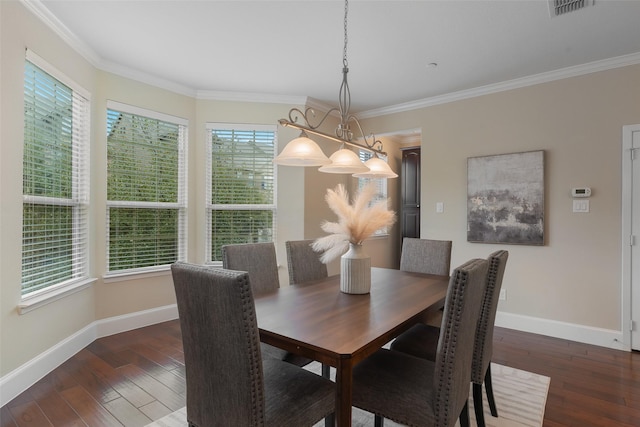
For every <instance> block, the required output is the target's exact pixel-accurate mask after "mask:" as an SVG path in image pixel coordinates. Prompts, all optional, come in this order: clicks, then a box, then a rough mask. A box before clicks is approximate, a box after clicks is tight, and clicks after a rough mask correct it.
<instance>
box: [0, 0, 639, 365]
mask: <svg viewBox="0 0 640 427" xmlns="http://www.w3.org/2000/svg"><path fill="white" fill-rule="evenodd" d="M0 19H1V26H0V27H1V30H0V31H1V53H2V56H1V61H2V62H1V64H0V66H1V68H0V85H1V86H0V90H1V97H0V98H1V101H0V102H1V104H0V106H1V111H0V118H1V126H0V135H1V141H0V184H1V185H0V200H2V204H1V207H0V323H1V324H0V333H1V339H0V346H1V348H0V365H1V366H0V375H2V376H5V375H6V374H8V373H10V372H12V371H13V370H14V369H17V368H18V367H20V366H23V365H24V364H26V363H27V362H29V361H30V360H32V359H34V358H35V357H36V356H38V355H40V354H43V353H44V352H46V351H47V350H48V349H50V348H52V347H54V346H56V345H58V344H59V343H60V342H62V341H64V340H65V339H67V338H68V337H70V336H71V335H73V334H75V333H77V332H78V331H81V330H82V329H83V328H86V327H87V326H88V325H91V324H92V323H93V322H96V321H98V320H103V319H109V318H113V317H115V316H120V315H126V314H132V313H136V312H140V311H143V310H147V309H152V308H154V307H162V306H165V305H168V304H173V303H174V299H173V290H172V286H171V280H170V276H169V275H168V274H167V273H165V274H161V275H157V276H151V277H129V278H125V279H124V280H121V281H112V282H109V283H104V282H103V280H102V275H103V274H104V271H105V258H106V256H105V249H104V244H105V236H104V230H105V223H104V221H105V201H104V199H105V187H106V184H105V182H106V170H105V164H106V161H105V160H106V159H105V157H106V148H105V144H106V141H105V140H106V135H105V132H104V130H105V117H104V116H105V114H104V108H105V106H106V101H107V99H113V100H116V101H119V102H123V103H128V104H133V105H137V106H140V107H143V108H149V109H153V110H156V111H160V112H163V113H167V114H173V115H176V116H180V117H184V118H186V119H188V120H189V148H188V150H189V157H188V162H189V177H188V185H189V187H188V188H189V224H188V233H189V234H188V236H189V247H188V250H189V252H188V259H189V261H191V262H197V263H199V262H202V261H203V260H204V239H205V233H204V224H205V217H204V187H203V186H204V163H203V158H204V152H205V151H204V140H205V136H204V123H205V122H207V121H213V122H231V123H276V120H277V119H278V118H281V117H286V113H287V111H288V110H289V108H290V107H291V106H290V105H277V104H259V103H239V102H222V101H214V100H203V99H195V97H189V96H184V95H177V94H175V93H172V92H169V91H166V90H162V89H158V88H155V87H152V86H148V85H145V84H142V83H139V82H135V81H131V80H128V79H124V78H121V77H118V76H115V75H113V74H109V73H106V72H102V71H99V70H96V69H95V68H94V67H92V66H91V64H89V63H88V62H87V61H86V60H84V59H83V58H81V57H80V56H79V55H78V54H77V53H76V52H75V51H73V50H72V49H71V48H70V47H69V46H67V45H66V44H65V43H64V42H62V41H61V40H60V39H59V38H58V37H57V36H56V35H55V34H53V33H52V32H51V31H50V30H49V29H48V27H46V26H45V25H44V24H42V23H41V22H40V21H39V20H38V19H37V18H35V17H34V16H32V15H31V14H30V13H29V12H28V11H26V10H25V8H24V6H22V4H21V3H19V2H17V1H2V2H0ZM27 46H28V47H30V48H31V49H33V50H34V51H35V52H36V53H38V54H39V55H40V56H42V57H43V58H44V59H46V60H47V61H49V62H50V63H52V64H53V65H54V66H56V67H57V68H59V69H60V70H61V71H63V72H64V73H65V74H67V75H68V76H69V77H71V78H73V79H74V80H76V81H77V82H78V83H79V84H81V85H82V86H84V87H85V88H86V89H87V90H89V91H90V92H92V108H93V110H92V112H93V121H92V135H93V138H92V147H91V150H92V162H91V167H92V171H91V173H92V175H91V177H92V182H91V191H92V192H91V221H92V224H91V229H92V232H91V254H90V255H91V272H92V275H93V276H94V277H96V278H97V281H96V283H95V285H93V286H91V287H90V288H88V289H86V290H83V291H81V292H78V293H75V294H73V295H70V296H67V297H65V298H63V299H60V300H58V301H55V302H52V303H50V304H48V305H46V306H44V307H42V308H39V309H36V310H34V311H31V312H29V313H27V314H24V315H19V314H18V312H17V310H16V306H17V304H18V303H19V301H20V290H19V289H20V265H21V256H20V245H21V231H20V230H21V215H22V209H21V206H22V194H21V185H20V182H21V176H22V166H21V165H22V139H23V135H22V132H23V128H22V126H23V117H22V111H23V107H22V96H23V95H22V82H23V64H24V49H25V47H27ZM639 99H640V66H631V67H626V68H620V69H615V70H611V71H606V72H599V73H594V74H590V75H586V76H582V77H575V78H569V79H565V80H561V81H556V82H552V83H545V84H541V85H537V86H531V87H527V88H523V89H517V90H511V91H507V92H502V93H497V94H493V95H487V96H482V97H478V98H474V99H469V100H465V101H457V102H452V103H449V104H443V105H439V106H435V107H429V108H424V109H420V110H415V111H410V112H405V113H398V114H392V115H388V116H383V117H375V118H371V119H368V120H366V121H364V122H363V125H364V128H365V129H366V130H367V131H369V132H371V131H375V132H376V133H378V134H383V133H384V134H387V133H394V132H398V131H404V130H406V129H414V128H420V129H421V130H422V140H423V143H422V147H423V151H422V159H423V160H422V162H423V163H422V171H423V175H422V182H423V186H422V191H423V194H422V206H423V209H422V224H421V229H422V236H423V237H429V238H442V239H452V240H453V241H454V246H453V265H456V264H460V263H461V262H463V261H464V260H466V259H468V258H470V257H485V256H486V255H487V254H488V253H489V252H491V251H493V250H495V249H497V248H499V247H501V246H499V245H482V244H471V243H467V242H466V235H465V231H466V159H467V157H470V156H480V155H491V154H501V153H511V152H518V151H529V150H540V149H542V150H545V152H546V200H545V203H546V218H545V220H546V226H545V233H546V239H547V242H546V244H545V246H542V247H533V246H510V247H507V249H509V251H510V253H511V256H510V260H509V265H508V267H507V273H506V276H505V285H504V286H505V288H506V290H507V300H506V301H503V302H501V305H500V310H501V311H503V312H505V313H513V314H517V315H523V316H531V317H532V318H540V319H548V320H552V321H561V322H567V323H570V324H576V325H582V326H585V327H593V328H603V329H606V330H620V325H621V322H620V313H621V309H620V299H621V291H620V281H621V274H620V265H621V262H620V253H621V238H620V229H621V224H620V204H621V201H620V197H621V195H620V193H621V185H620V179H621V177H620V175H621V171H620V159H621V150H620V146H621V142H620V139H621V127H622V126H623V125H625V124H634V123H640V102H638V100H639ZM278 132H279V136H278V137H279V146H280V147H282V146H283V145H284V143H286V142H288V141H289V140H290V139H291V138H293V137H295V136H297V133H296V132H295V131H292V130H290V129H283V128H279V130H278ZM325 144H327V143H325ZM391 145H394V144H392V143H389V144H388V145H387V143H385V149H386V150H387V151H389V152H390V155H391V161H395V162H396V166H395V167H394V169H395V170H396V171H398V170H399V166H398V163H397V162H398V159H399V157H400V155H399V153H398V152H397V150H396V149H395V148H393V149H391V148H390V146H391ZM325 146H326V148H327V150H326V152H327V153H329V152H330V151H329V148H330V145H325ZM348 181H349V179H347V180H346V181H344V178H339V177H336V176H332V175H327V174H320V173H318V172H317V171H315V170H313V169H299V168H291V167H279V168H278V230H277V239H278V244H277V250H278V260H279V262H280V264H281V266H282V268H281V273H282V274H281V283H282V284H286V279H287V278H286V256H285V254H284V241H285V240H288V239H301V238H313V237H318V236H320V235H322V232H321V230H320V229H319V224H320V222H321V221H323V220H326V219H329V220H331V219H333V218H334V217H333V216H332V214H331V212H330V211H329V210H328V208H327V207H326V204H325V203H324V194H325V192H326V189H327V188H329V187H334V186H335V184H337V183H338V182H346V183H347V184H348ZM397 186H398V180H391V181H389V193H390V196H391V197H392V199H393V206H394V207H395V209H396V210H397V206H398V205H397V203H398V187H397ZM576 186H590V187H591V188H592V189H593V197H592V198H591V212H590V213H589V214H580V215H579V214H572V213H571V197H570V196H569V191H570V189H571V187H576ZM439 201H441V202H444V207H445V211H444V213H442V214H436V213H435V203H436V202H439ZM398 229H399V227H398V226H397V225H396V226H394V227H393V230H392V234H391V236H390V237H388V238H385V239H376V240H372V241H369V242H367V244H366V246H367V248H368V251H369V252H370V253H371V254H372V256H373V260H372V261H373V264H374V265H379V266H396V265H397V257H398V253H397V247H398V245H399V239H398V234H397V233H398ZM390 247H391V248H390ZM331 268H332V272H335V271H337V270H336V264H333V265H332V266H331Z"/></svg>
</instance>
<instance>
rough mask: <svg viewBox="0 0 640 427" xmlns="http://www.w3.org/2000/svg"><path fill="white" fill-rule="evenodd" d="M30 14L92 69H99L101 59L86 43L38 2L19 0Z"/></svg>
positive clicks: (37, 0) (34, 0) (35, 0)
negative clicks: (83, 59)
mask: <svg viewBox="0 0 640 427" xmlns="http://www.w3.org/2000/svg"><path fill="white" fill-rule="evenodd" d="M20 3H22V5H24V7H26V8H27V10H29V11H30V12H31V13H33V14H34V15H35V16H36V17H37V18H39V19H40V20H41V21H42V22H44V24H45V25H47V26H48V27H49V28H51V29H52V30H53V32H54V33H56V34H57V35H58V36H59V37H60V38H61V39H62V40H63V41H64V42H65V43H67V44H68V45H69V46H70V47H71V48H72V49H74V50H75V51H76V52H78V53H79V54H80V55H82V57H84V58H85V59H86V60H87V61H89V62H90V63H91V64H92V65H93V66H94V67H97V68H101V62H102V59H101V58H100V56H98V55H97V54H96V53H95V51H94V50H93V49H91V48H90V47H89V45H87V44H86V43H84V42H83V41H81V40H80V39H79V38H78V37H77V36H76V35H75V34H74V33H73V32H72V31H71V30H69V28H67V26H66V25H64V24H63V23H62V22H60V20H59V19H58V18H56V17H55V15H53V14H52V13H51V12H50V11H49V9H47V8H46V7H45V6H44V5H43V4H42V2H41V1H40V0H20Z"/></svg>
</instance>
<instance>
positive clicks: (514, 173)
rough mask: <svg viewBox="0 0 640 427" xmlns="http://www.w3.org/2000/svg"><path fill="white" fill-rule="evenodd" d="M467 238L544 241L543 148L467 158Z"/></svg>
mask: <svg viewBox="0 0 640 427" xmlns="http://www.w3.org/2000/svg"><path fill="white" fill-rule="evenodd" d="M467 241H469V242H477V243H505V244H516V245H517V244H519V245H544V151H542V150H540V151H528V152H523V153H512V154H501V155H496V156H483V157H469V158H468V159H467Z"/></svg>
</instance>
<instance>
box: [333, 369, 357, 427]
mask: <svg viewBox="0 0 640 427" xmlns="http://www.w3.org/2000/svg"><path fill="white" fill-rule="evenodd" d="M337 365H338V366H337V367H336V421H337V423H338V424H337V425H338V427H351V405H352V389H353V376H352V371H353V366H352V365H351V359H350V358H345V359H340V360H339V361H338V363H337Z"/></svg>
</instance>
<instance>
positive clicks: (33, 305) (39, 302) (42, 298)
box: [18, 278, 97, 314]
mask: <svg viewBox="0 0 640 427" xmlns="http://www.w3.org/2000/svg"><path fill="white" fill-rule="evenodd" d="M96 280H97V279H95V278H88V279H84V280H80V281H78V282H74V283H72V284H69V285H65V286H61V287H58V288H56V289H51V290H46V291H44V292H39V293H37V294H34V295H27V296H25V297H23V298H22V299H21V301H20V304H18V314H26V313H29V312H30V311H33V310H35V309H37V308H40V307H42V306H44V305H47V304H49V303H51V302H54V301H57V300H59V299H62V298H64V297H66V296H69V295H71V294H75V293H76V292H80V291H81V290H83V289H86V288H88V287H89V286H91V285H93V284H94V283H95V282H96Z"/></svg>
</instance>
